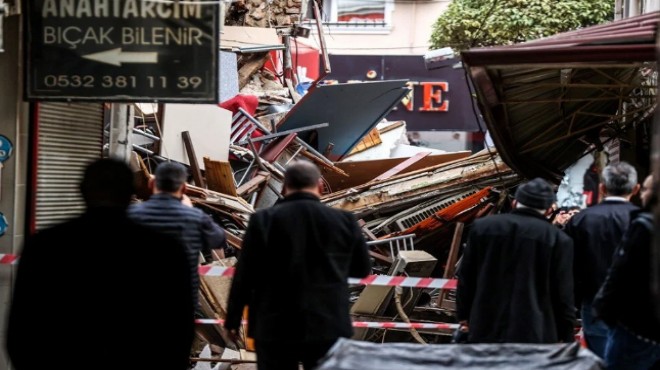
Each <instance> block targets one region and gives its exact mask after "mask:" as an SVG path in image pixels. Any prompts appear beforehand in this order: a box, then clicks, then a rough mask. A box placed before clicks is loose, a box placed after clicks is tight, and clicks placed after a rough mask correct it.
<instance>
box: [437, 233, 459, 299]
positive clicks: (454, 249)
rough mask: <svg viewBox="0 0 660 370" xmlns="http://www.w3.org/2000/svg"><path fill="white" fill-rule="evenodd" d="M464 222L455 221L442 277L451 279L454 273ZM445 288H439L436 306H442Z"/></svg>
mask: <svg viewBox="0 0 660 370" xmlns="http://www.w3.org/2000/svg"><path fill="white" fill-rule="evenodd" d="M464 228H465V224H464V223H462V222H457V223H456V228H455V229H454V238H453V239H452V241H451V247H450V248H449V255H448V256H447V264H446V265H445V272H444V274H443V275H442V277H443V278H444V279H451V278H452V277H454V274H455V273H456V261H457V260H458V251H459V249H460V248H461V240H462V237H463V229H464ZM446 293H447V291H446V290H444V289H441V290H440V295H438V301H437V307H438V308H441V307H442V301H443V300H444V299H445V294H446Z"/></svg>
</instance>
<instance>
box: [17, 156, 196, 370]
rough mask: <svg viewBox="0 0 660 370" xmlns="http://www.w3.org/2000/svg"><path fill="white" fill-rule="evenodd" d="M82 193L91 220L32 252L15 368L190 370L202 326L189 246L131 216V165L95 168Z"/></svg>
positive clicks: (51, 235)
mask: <svg viewBox="0 0 660 370" xmlns="http://www.w3.org/2000/svg"><path fill="white" fill-rule="evenodd" d="M81 191H82V194H83V198H84V199H85V203H86V205H87V210H86V212H85V213H84V214H83V215H81V216H80V217H78V218H75V219H73V220H71V221H68V222H65V223H63V224H60V225H58V226H55V227H53V228H50V229H46V230H43V231H40V232H38V233H37V234H35V235H34V236H32V237H29V238H28V239H27V241H26V243H25V245H24V247H23V251H22V253H21V256H20V261H19V265H18V271H17V275H16V283H15V286H14V294H13V300H12V302H11V308H10V314H9V320H8V322H7V324H8V329H7V352H8V354H9V357H10V359H11V361H12V364H13V366H14V368H15V369H17V370H35V369H42V368H53V369H72V370H79V369H80V370H88V369H103V370H106V369H107V370H117V369H172V370H185V369H187V368H188V364H189V356H190V347H191V345H192V339H193V331H194V324H193V305H192V303H191V300H192V288H191V282H190V275H189V269H188V264H187V262H186V259H185V258H186V257H185V250H184V247H183V246H182V245H180V244H178V243H177V242H176V241H175V240H172V239H171V238H168V237H167V236H165V235H163V234H160V233H157V232H154V231H153V230H151V229H148V228H146V227H144V226H140V225H138V224H136V223H135V222H133V221H131V220H129V218H128V217H127V216H126V209H127V208H128V204H129V202H130V199H131V195H132V194H133V173H132V172H131V170H130V169H129V167H128V166H127V165H126V164H124V163H122V162H119V161H115V160H108V159H106V160H100V161H98V162H95V163H93V164H91V165H90V166H89V167H88V168H87V170H86V172H85V175H84V179H83V181H82V184H81ZM152 313H157V316H156V317H149V315H150V314H152Z"/></svg>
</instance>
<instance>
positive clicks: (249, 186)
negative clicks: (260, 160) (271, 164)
mask: <svg viewBox="0 0 660 370" xmlns="http://www.w3.org/2000/svg"><path fill="white" fill-rule="evenodd" d="M268 180H270V173H269V172H266V171H259V172H258V173H257V175H256V176H254V177H253V178H252V179H250V181H248V182H246V183H245V184H243V185H241V186H240V187H239V188H238V189H237V190H236V194H237V195H238V196H239V197H242V196H244V195H246V194H250V193H252V192H253V191H255V190H257V189H258V188H259V187H260V186H261V184H263V183H264V182H266V181H268Z"/></svg>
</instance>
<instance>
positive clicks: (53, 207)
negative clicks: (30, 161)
mask: <svg viewBox="0 0 660 370" xmlns="http://www.w3.org/2000/svg"><path fill="white" fill-rule="evenodd" d="M37 125H38V129H37V132H38V158H37V170H36V177H37V187H36V207H35V227H36V229H37V230H41V229H43V228H46V227H49V226H52V225H55V224H58V223H60V222H62V221H65V220H68V219H71V218H73V217H75V216H77V215H79V214H80V213H82V212H83V211H84V210H85V205H84V202H83V199H82V197H81V196H80V192H79V190H78V186H79V184H80V180H81V179H82V175H83V172H84V170H85V167H86V166H87V164H89V163H90V162H92V161H93V160H95V159H98V158H99V157H100V156H101V153H102V146H103V105H102V104H66V103H41V104H39V111H38V123H37Z"/></svg>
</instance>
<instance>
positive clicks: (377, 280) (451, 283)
mask: <svg viewBox="0 0 660 370" xmlns="http://www.w3.org/2000/svg"><path fill="white" fill-rule="evenodd" d="M348 283H349V284H355V285H379V286H401V287H407V288H434V289H456V284H457V281H456V280H450V279H434V278H419V277H408V276H389V275H369V276H367V277H366V278H364V279H352V278H351V279H348Z"/></svg>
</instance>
